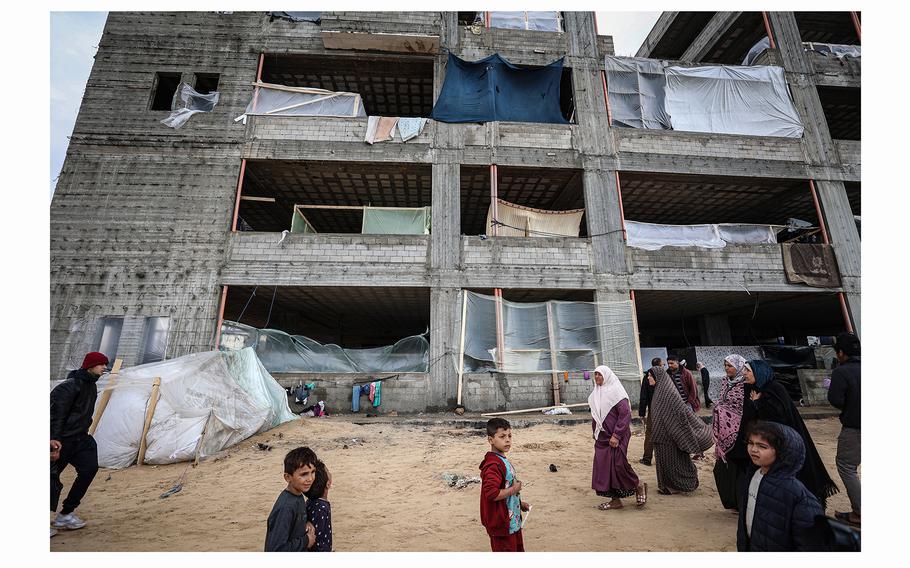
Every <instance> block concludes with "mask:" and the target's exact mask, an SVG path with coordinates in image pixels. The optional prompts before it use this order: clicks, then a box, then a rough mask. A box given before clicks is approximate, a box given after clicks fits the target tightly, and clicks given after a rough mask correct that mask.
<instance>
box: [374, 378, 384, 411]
mask: <svg viewBox="0 0 910 568" xmlns="http://www.w3.org/2000/svg"><path fill="white" fill-rule="evenodd" d="M373 385H375V387H376V389H375V392H374V395H373V397H372V398H373V406H374V407H376V406H379V400H380V394H381V393H382V383H381V382H379V381H376V382H374V383H373Z"/></svg>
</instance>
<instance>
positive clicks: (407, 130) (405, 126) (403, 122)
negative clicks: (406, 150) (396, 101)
mask: <svg viewBox="0 0 910 568" xmlns="http://www.w3.org/2000/svg"><path fill="white" fill-rule="evenodd" d="M426 124H427V119H425V118H399V119H398V135H399V136H401V141H402V142H407V141H408V140H410V139H411V138H416V137H417V136H418V135H420V133H421V132H422V131H423V127H424V126H426Z"/></svg>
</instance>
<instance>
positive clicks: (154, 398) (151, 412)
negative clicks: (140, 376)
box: [136, 377, 161, 465]
mask: <svg viewBox="0 0 910 568" xmlns="http://www.w3.org/2000/svg"><path fill="white" fill-rule="evenodd" d="M160 385H161V377H155V380H154V382H152V394H151V395H150V396H149V406H148V410H147V411H146V412H145V424H143V426H142V438H140V440H139V456H138V457H137V458H136V465H142V462H144V461H145V451H146V450H147V449H148V442H146V439H145V437H146V436H147V435H148V433H149V426H151V425H152V417H153V416H155V407H156V406H158V388H159V386H160Z"/></svg>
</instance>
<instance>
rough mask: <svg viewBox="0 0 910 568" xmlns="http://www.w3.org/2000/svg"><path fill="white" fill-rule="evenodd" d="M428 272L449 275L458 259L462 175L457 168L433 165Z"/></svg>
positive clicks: (455, 165)
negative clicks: (447, 273)
mask: <svg viewBox="0 0 910 568" xmlns="http://www.w3.org/2000/svg"><path fill="white" fill-rule="evenodd" d="M432 177H433V190H432V195H433V197H432V199H433V201H432V208H433V211H432V229H431V230H430V241H431V247H430V268H431V269H432V270H443V271H450V270H454V269H455V268H457V266H458V264H459V260H460V258H461V193H460V191H461V188H460V183H461V171H460V166H459V165H458V164H433V174H432Z"/></svg>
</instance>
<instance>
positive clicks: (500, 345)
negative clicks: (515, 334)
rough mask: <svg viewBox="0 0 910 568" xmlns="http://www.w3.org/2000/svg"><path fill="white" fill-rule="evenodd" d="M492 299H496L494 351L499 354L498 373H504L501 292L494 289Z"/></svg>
mask: <svg viewBox="0 0 910 568" xmlns="http://www.w3.org/2000/svg"><path fill="white" fill-rule="evenodd" d="M493 297H494V298H495V299H496V351H497V353H499V368H498V370H499V372H500V373H503V372H505V365H506V354H505V350H506V333H505V326H504V325H503V321H502V320H503V317H502V290H501V289H500V288H496V289H495V290H493Z"/></svg>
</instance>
